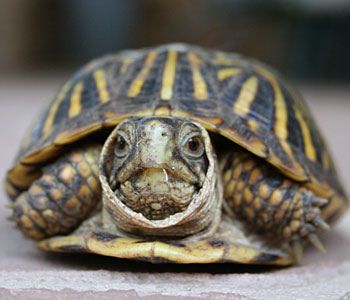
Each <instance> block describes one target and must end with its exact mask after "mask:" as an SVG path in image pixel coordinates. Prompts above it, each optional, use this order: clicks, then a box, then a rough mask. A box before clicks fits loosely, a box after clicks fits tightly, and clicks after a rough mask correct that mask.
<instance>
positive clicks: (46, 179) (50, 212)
mask: <svg viewBox="0 0 350 300" xmlns="http://www.w3.org/2000/svg"><path fill="white" fill-rule="evenodd" d="M100 151H101V146H100V145H87V146H85V147H81V146H80V147H78V148H77V149H75V150H72V151H70V152H68V153H67V154H66V155H64V156H62V157H60V158H58V159H57V160H56V161H54V162H53V163H51V164H49V165H48V166H46V167H44V168H43V175H42V176H41V178H39V179H37V180H35V181H34V182H33V183H32V185H31V186H30V188H29V189H28V190H27V191H25V192H23V193H22V194H20V195H19V196H18V197H17V199H16V200H15V201H14V204H13V216H12V219H13V220H14V221H15V222H16V223H17V226H18V227H19V229H20V230H21V231H22V232H23V233H24V234H25V235H26V236H28V237H30V238H32V239H35V240H41V239H44V238H47V237H50V236H53V235H57V234H65V233H69V232H71V231H72V230H73V229H75V228H76V227H77V226H78V225H79V224H80V223H81V221H82V220H84V219H85V218H86V217H87V216H88V215H89V214H90V212H91V211H92V210H93V208H94V207H95V206H96V203H97V202H98V201H99V200H100V199H101V187H100V183H99V180H98V158H99V154H100Z"/></svg>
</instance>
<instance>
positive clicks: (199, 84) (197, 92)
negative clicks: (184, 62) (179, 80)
mask: <svg viewBox="0 0 350 300" xmlns="http://www.w3.org/2000/svg"><path fill="white" fill-rule="evenodd" d="M187 57H188V60H189V62H190V65H191V68H192V76H193V77H192V78H193V89H194V92H193V96H194V97H195V98H196V99H197V100H205V99H207V98H208V89H207V85H206V83H205V80H204V78H203V76H202V73H201V69H200V68H201V65H202V64H203V61H202V60H201V59H200V58H199V57H198V56H197V55H195V54H194V53H192V52H188V53H187Z"/></svg>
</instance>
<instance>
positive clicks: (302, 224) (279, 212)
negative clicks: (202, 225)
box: [222, 150, 328, 260]
mask: <svg viewBox="0 0 350 300" xmlns="http://www.w3.org/2000/svg"><path fill="white" fill-rule="evenodd" d="M222 166H223V185H224V197H225V199H226V201H227V203H228V205H229V207H230V208H231V209H232V211H233V212H234V214H235V215H237V216H238V217H240V218H241V219H242V220H244V221H245V222H246V223H248V224H249V225H250V226H251V228H252V229H253V230H256V231H257V232H261V233H264V234H266V235H268V236H269V237H270V238H272V239H274V240H276V239H277V240H278V239H279V240H282V241H287V242H289V243H290V244H291V246H292V248H293V251H294V254H295V256H296V259H297V260H299V259H300V255H301V251H302V247H301V243H302V241H303V240H305V239H308V240H309V241H310V242H312V243H313V244H314V245H315V246H316V247H317V248H318V249H319V250H322V249H323V247H322V245H321V243H320V242H319V240H318V238H317V236H316V232H317V229H318V228H323V229H327V227H328V225H327V224H326V223H325V222H324V221H323V220H322V218H321V216H320V213H321V206H322V205H324V204H326V203H327V200H326V199H322V198H319V197H317V196H315V195H314V194H313V193H312V192H311V191H309V190H307V189H305V188H303V187H302V185H301V184H300V183H297V182H295V181H292V180H290V179H288V178H286V177H285V176H283V175H282V174H281V173H280V172H278V171H277V170H276V169H275V168H274V167H272V166H270V165H269V164H267V163H266V162H264V161H262V160H261V159H259V158H256V157H255V156H253V155H252V154H250V153H249V152H247V151H242V150H237V151H236V152H235V153H232V154H230V155H227V156H226V157H225V158H224V159H223V163H222Z"/></svg>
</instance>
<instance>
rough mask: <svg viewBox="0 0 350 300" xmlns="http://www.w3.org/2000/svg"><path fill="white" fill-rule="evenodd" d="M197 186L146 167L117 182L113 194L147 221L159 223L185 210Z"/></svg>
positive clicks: (169, 172) (197, 190)
mask: <svg viewBox="0 0 350 300" xmlns="http://www.w3.org/2000/svg"><path fill="white" fill-rule="evenodd" d="M199 190H200V186H199V185H198V184H194V183H192V182H187V181H185V180H184V179H183V178H180V177H178V176H176V174H174V173H172V172H171V171H169V170H167V169H164V168H145V169H143V170H141V171H139V172H136V173H135V174H133V176H130V177H129V178H128V179H127V180H125V181H124V182H122V183H118V184H117V186H116V189H115V191H114V193H115V195H116V196H117V197H118V198H119V199H120V200H121V201H122V202H123V203H124V204H125V205H126V206H128V207H129V208H130V209H132V210H133V211H135V212H137V213H141V214H142V215H143V216H144V217H146V218H147V219H149V220H162V219H165V218H167V217H169V216H171V215H174V214H176V213H180V212H183V211H185V210H186V208H187V207H188V206H189V204H190V203H191V200H192V199H193V198H194V197H195V195H196V194H197V193H198V192H199Z"/></svg>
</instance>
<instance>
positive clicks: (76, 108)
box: [68, 81, 84, 118]
mask: <svg viewBox="0 0 350 300" xmlns="http://www.w3.org/2000/svg"><path fill="white" fill-rule="evenodd" d="M83 88H84V85H83V82H82V81H80V82H79V83H77V84H76V86H75V87H74V89H73V92H72V96H71V98H70V105H69V111H68V116H69V117H70V118H73V117H75V116H77V115H79V114H80V111H81V93H82V92H83Z"/></svg>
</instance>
